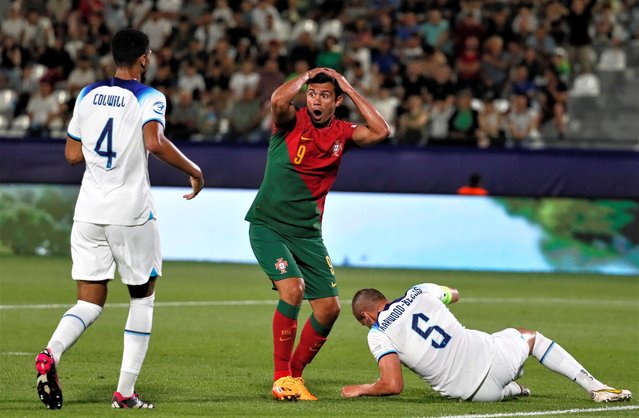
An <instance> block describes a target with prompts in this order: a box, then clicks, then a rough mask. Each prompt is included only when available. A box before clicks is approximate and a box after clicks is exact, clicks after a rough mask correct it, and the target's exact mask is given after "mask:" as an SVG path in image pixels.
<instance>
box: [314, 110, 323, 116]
mask: <svg viewBox="0 0 639 418" xmlns="http://www.w3.org/2000/svg"><path fill="white" fill-rule="evenodd" d="M313 114H314V115H315V116H317V117H319V116H322V111H321V110H313Z"/></svg>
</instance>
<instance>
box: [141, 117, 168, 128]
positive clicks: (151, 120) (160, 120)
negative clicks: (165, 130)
mask: <svg viewBox="0 0 639 418" xmlns="http://www.w3.org/2000/svg"><path fill="white" fill-rule="evenodd" d="M149 122H157V123H159V124H160V125H162V126H163V127H164V121H163V120H162V119H156V118H152V119H149V120H145V121H144V122H142V127H144V125H146V124H147V123H149Z"/></svg>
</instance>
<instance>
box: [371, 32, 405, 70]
mask: <svg viewBox="0 0 639 418" xmlns="http://www.w3.org/2000/svg"><path fill="white" fill-rule="evenodd" d="M391 39H392V38H387V37H383V38H382V39H380V40H379V42H378V43H377V47H376V48H375V49H374V50H373V53H372V57H371V62H372V64H373V66H374V67H375V68H376V70H377V71H378V72H379V73H380V74H384V75H385V76H386V77H394V76H396V75H397V74H398V73H399V57H398V56H397V55H396V54H395V53H394V52H393V47H392V46H393V45H392V43H391Z"/></svg>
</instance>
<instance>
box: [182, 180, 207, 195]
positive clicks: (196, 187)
mask: <svg viewBox="0 0 639 418" xmlns="http://www.w3.org/2000/svg"><path fill="white" fill-rule="evenodd" d="M189 181H190V182H191V188H192V189H193V191H192V192H191V193H189V194H185V195H184V196H182V197H184V198H185V199H186V200H191V199H193V198H194V197H195V196H197V195H198V193H200V190H202V188H203V187H204V176H202V174H200V176H199V177H193V176H191V177H189Z"/></svg>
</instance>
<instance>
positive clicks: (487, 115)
mask: <svg viewBox="0 0 639 418" xmlns="http://www.w3.org/2000/svg"><path fill="white" fill-rule="evenodd" d="M505 143H506V135H505V133H504V115H503V114H502V113H500V112H499V111H498V110H497V107H496V106H495V102H494V100H492V98H491V97H489V98H488V99H487V100H485V101H484V103H483V107H482V109H481V111H480V112H479V132H478V145H479V147H480V148H487V147H503V146H504V145H505Z"/></svg>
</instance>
